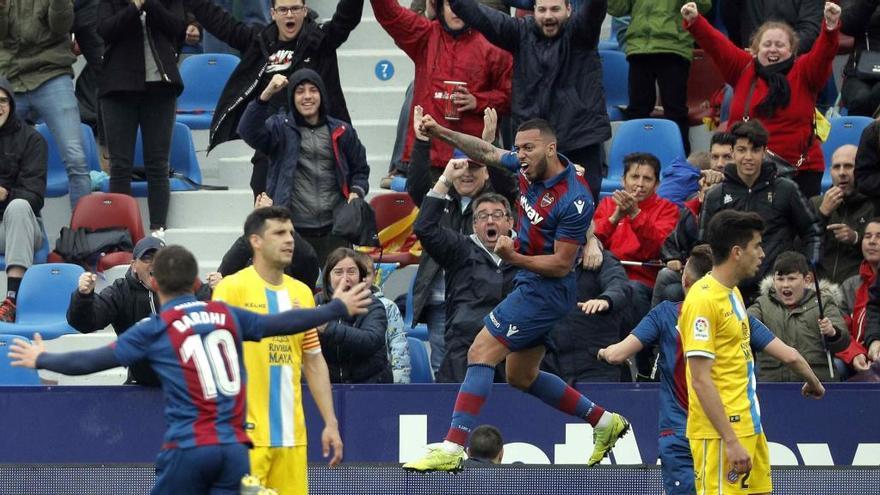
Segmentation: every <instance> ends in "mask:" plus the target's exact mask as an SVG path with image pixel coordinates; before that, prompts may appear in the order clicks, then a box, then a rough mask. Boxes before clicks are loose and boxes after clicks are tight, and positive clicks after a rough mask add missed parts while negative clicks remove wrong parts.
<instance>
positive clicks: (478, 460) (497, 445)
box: [463, 425, 504, 467]
mask: <svg viewBox="0 0 880 495" xmlns="http://www.w3.org/2000/svg"><path fill="white" fill-rule="evenodd" d="M467 455H468V458H467V459H465V460H464V462H463V465H464V466H465V467H489V466H492V465H493V464H501V460H502V459H503V458H504V439H503V438H502V437H501V432H500V431H499V430H498V428H495V427H494V426H492V425H480V426H478V427H476V428H474V431H473V433H471V438H470V441H469V443H468V448H467Z"/></svg>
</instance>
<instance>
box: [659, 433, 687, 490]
mask: <svg viewBox="0 0 880 495" xmlns="http://www.w3.org/2000/svg"><path fill="white" fill-rule="evenodd" d="M660 467H661V472H662V474H663V486H664V487H665V488H666V495H679V494H681V495H685V494H687V495H692V494H693V493H694V491H695V490H696V488H695V487H694V458H693V457H692V456H691V445H690V443H689V442H688V439H687V438H686V437H685V436H684V434H679V433H673V434H670V435H664V436H661V437H660Z"/></svg>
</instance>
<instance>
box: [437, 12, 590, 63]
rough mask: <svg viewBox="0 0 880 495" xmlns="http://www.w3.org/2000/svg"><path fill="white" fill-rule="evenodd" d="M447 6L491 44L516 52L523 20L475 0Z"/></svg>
mask: <svg viewBox="0 0 880 495" xmlns="http://www.w3.org/2000/svg"><path fill="white" fill-rule="evenodd" d="M597 1H600V2H605V1H606V0H597ZM449 6H450V7H451V8H452V11H453V12H455V15H457V16H458V17H460V18H461V20H463V21H464V22H465V23H467V24H468V25H469V26H471V27H473V28H474V29H476V30H477V31H479V32H481V33H483V36H485V37H486V39H487V40H489V42H490V43H492V44H493V45H495V46H498V47H501V48H503V49H505V50H507V51H509V52H516V51H517V50H518V49H519V30H520V29H523V27H524V26H523V24H524V22H525V21H522V20H520V19H517V18H515V17H511V16H509V15H507V14H503V13H501V12H499V11H497V10H495V9H493V8H491V7H487V6H485V5H483V4H481V3H478V2H477V1H476V0H449ZM600 22H601V21H600Z"/></svg>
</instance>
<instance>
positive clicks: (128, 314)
mask: <svg viewBox="0 0 880 495" xmlns="http://www.w3.org/2000/svg"><path fill="white" fill-rule="evenodd" d="M196 297H198V299H199V300H200V301H210V300H211V288H210V287H209V286H208V284H202V286H201V287H200V288H199V290H198V291H197V293H196ZM160 309H161V304H159V296H158V295H157V294H156V293H155V292H153V291H151V290H149V289H147V287H146V286H145V285H144V284H142V283H141V281H140V280H139V279H138V278H137V277H136V276H135V273H134V270H132V269H131V268H129V269H128V271H127V272H125V276H124V277H122V278H119V279H117V280H115V281H113V283H112V284H111V285H109V286H107V287H105V288H104V289H103V290H102V291H101V293H100V294H95V293H94V292H92V293H90V294H86V295H83V294H80V292H79V290H74V291H73V294H71V295H70V306H68V308H67V323H68V324H69V325H70V326H72V327H73V328H75V329H76V330H77V331H78V332H80V333H92V332H95V331H97V330H101V329H102V328H104V327H106V326H107V325H111V326H112V327H113V331H114V332H116V335H122V334H123V333H125V331H126V330H128V329H129V328H131V327H132V325H134V324H135V323H137V322H139V321H140V320H142V319H144V318H146V317H148V316H150V315H151V314H154V313H157V312H158V311H159V310H160ZM128 378H129V381H133V382H135V383H138V384H139V385H146V386H150V387H158V386H159V379H158V377H157V376H156V374H155V373H154V372H153V369H152V368H151V367H150V364H149V363H148V362H147V361H141V362H139V363H136V364H135V365H134V366H131V367H130V368H129V369H128Z"/></svg>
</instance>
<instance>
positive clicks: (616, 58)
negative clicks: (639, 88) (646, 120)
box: [599, 50, 629, 120]
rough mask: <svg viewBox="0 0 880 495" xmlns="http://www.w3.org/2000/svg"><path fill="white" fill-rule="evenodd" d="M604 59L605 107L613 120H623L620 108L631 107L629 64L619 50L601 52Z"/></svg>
mask: <svg viewBox="0 0 880 495" xmlns="http://www.w3.org/2000/svg"><path fill="white" fill-rule="evenodd" d="M599 57H600V58H601V59H602V85H603V86H605V107H606V108H607V109H608V117H609V118H610V119H611V120H623V111H621V110H620V108H619V106H624V107H625V106H627V105H629V62H627V61H626V55H625V54H624V53H623V52H621V51H617V50H599Z"/></svg>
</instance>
